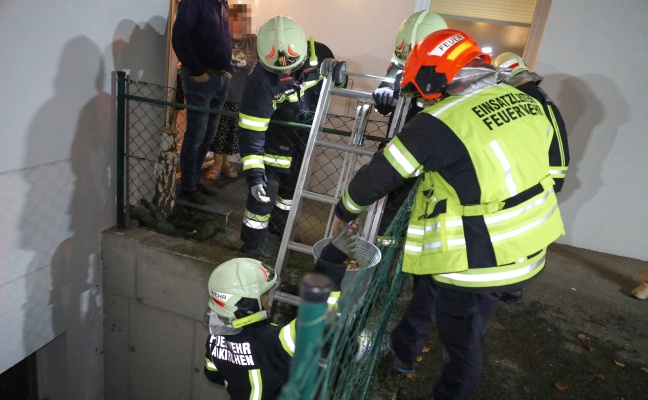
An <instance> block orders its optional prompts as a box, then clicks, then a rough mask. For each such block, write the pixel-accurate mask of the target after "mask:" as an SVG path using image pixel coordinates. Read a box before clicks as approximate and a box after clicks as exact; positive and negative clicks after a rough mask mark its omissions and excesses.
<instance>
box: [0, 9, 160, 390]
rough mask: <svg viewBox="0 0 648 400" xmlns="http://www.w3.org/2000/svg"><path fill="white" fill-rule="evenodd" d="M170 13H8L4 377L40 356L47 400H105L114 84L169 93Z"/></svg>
mask: <svg viewBox="0 0 648 400" xmlns="http://www.w3.org/2000/svg"><path fill="white" fill-rule="evenodd" d="M167 9H168V3H167V2H166V1H163V0H110V1H108V0H60V1H53V2H43V1H36V0H23V1H2V2H0V69H1V70H2V71H3V74H4V78H3V79H1V80H0V121H2V124H0V131H1V132H2V136H1V137H2V140H3V144H2V146H1V147H0V148H1V149H0V152H1V156H0V187H2V194H1V195H0V205H1V207H0V221H1V222H2V230H0V232H1V233H0V337H2V341H1V342H0V372H3V371H5V370H6V369H8V368H10V367H11V366H13V365H14V364H15V363H17V362H19V361H20V360H22V359H23V358H25V357H26V356H28V355H30V354H32V353H34V352H35V351H37V350H39V349H41V350H40V351H38V353H37V358H38V363H39V366H38V367H39V371H40V373H39V385H40V390H41V393H40V397H41V398H48V399H51V400H76V399H101V398H103V356H102V353H103V348H102V346H103V343H102V320H103V295H102V277H101V267H100V232H101V231H103V230H104V229H105V228H108V227H110V226H112V225H114V224H115V220H116V218H115V193H116V189H115V186H116V180H115V164H116V150H115V147H116V146H115V145H116V135H115V123H114V121H115V114H114V112H113V109H114V98H113V97H112V82H111V79H112V78H111V74H112V73H113V71H115V70H117V69H128V70H129V71H130V73H131V76H133V77H135V78H139V79H142V80H146V81H149V82H158V83H160V82H162V80H163V77H164V70H165V69H164V68H165V45H166V18H167V15H166V14H167ZM43 346H45V347H43Z"/></svg>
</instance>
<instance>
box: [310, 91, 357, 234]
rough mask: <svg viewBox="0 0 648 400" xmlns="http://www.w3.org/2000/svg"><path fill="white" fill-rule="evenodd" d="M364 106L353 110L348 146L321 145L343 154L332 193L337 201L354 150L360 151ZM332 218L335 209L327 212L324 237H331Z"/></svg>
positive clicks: (338, 144) (336, 144) (329, 143)
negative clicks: (353, 116)
mask: <svg viewBox="0 0 648 400" xmlns="http://www.w3.org/2000/svg"><path fill="white" fill-rule="evenodd" d="M364 106H366V102H364V103H363V105H362V106H356V108H355V110H356V114H355V118H354V120H353V126H352V127H351V134H350V135H349V143H348V144H340V143H333V142H327V143H322V144H321V145H322V146H326V147H329V148H334V149H336V150H339V151H341V152H344V158H343V160H342V168H341V169H340V173H339V176H338V181H337V184H336V186H335V191H334V193H335V194H334V196H335V197H336V198H338V199H339V198H340V197H342V191H343V190H344V188H345V187H346V185H345V182H346V177H347V176H348V175H349V174H350V173H351V171H352V167H353V165H354V164H355V163H354V161H355V159H356V156H355V154H354V153H355V152H356V150H360V149H361V148H360V147H359V146H358V143H359V142H360V140H359V139H358V136H359V131H361V130H363V129H365V128H366V125H367V124H366V122H364V123H363V118H364V112H365V111H364V109H365V107H364ZM334 216H335V207H331V209H330V211H329V217H328V221H327V222H326V229H325V230H324V237H330V236H333V232H332V227H333V217H334Z"/></svg>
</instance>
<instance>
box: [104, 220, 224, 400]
mask: <svg viewBox="0 0 648 400" xmlns="http://www.w3.org/2000/svg"><path fill="white" fill-rule="evenodd" d="M102 253H103V258H102V261H103V262H102V264H103V276H104V360H105V365H104V367H105V397H104V399H105V400H124V399H129V400H149V399H158V400H180V399H186V400H219V399H222V400H227V399H228V398H229V396H228V395H227V392H226V391H225V389H224V388H223V387H221V386H219V385H216V384H214V383H212V382H210V381H209V380H207V378H206V377H205V376H204V375H203V366H204V364H205V340H206V338H207V335H208V329H207V327H206V326H205V325H203V322H202V318H203V314H204V312H205V310H206V309H207V301H208V300H209V295H208V292H207V280H208V279H209V275H210V274H211V272H212V270H213V269H214V267H215V265H218V264H219V263H221V262H223V261H225V259H226V258H229V257H231V255H228V254H213V253H214V252H213V248H210V246H208V245H204V244H199V243H194V242H188V241H185V240H182V239H174V238H170V237H166V236H164V235H159V234H156V233H154V232H151V231H145V230H140V229H129V230H127V231H116V230H109V231H106V232H105V233H104V234H103V235H102Z"/></svg>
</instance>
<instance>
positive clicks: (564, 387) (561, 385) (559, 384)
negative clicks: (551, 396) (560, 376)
mask: <svg viewBox="0 0 648 400" xmlns="http://www.w3.org/2000/svg"><path fill="white" fill-rule="evenodd" d="M554 386H555V387H556V389H558V390H560V391H563V390H567V388H568V387H569V385H567V384H566V383H563V382H556V383H554Z"/></svg>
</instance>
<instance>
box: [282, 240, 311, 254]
mask: <svg viewBox="0 0 648 400" xmlns="http://www.w3.org/2000/svg"><path fill="white" fill-rule="evenodd" d="M288 248H289V249H290V250H296V251H299V252H300V253H306V254H313V246H309V245H307V244H303V243H297V242H293V241H290V242H288Z"/></svg>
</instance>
